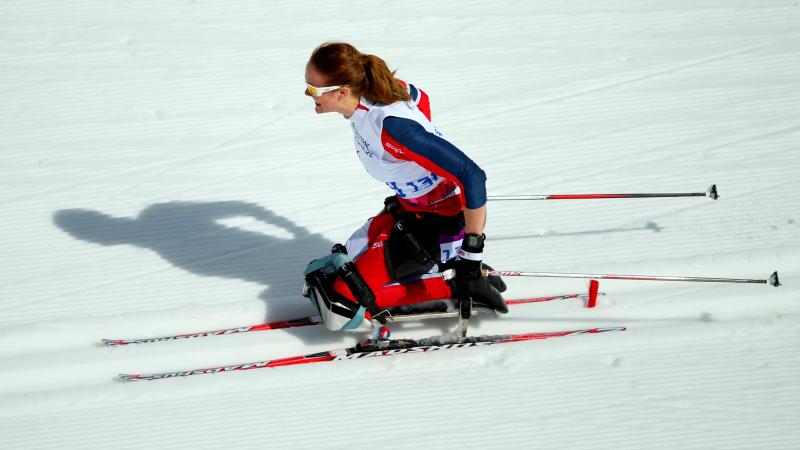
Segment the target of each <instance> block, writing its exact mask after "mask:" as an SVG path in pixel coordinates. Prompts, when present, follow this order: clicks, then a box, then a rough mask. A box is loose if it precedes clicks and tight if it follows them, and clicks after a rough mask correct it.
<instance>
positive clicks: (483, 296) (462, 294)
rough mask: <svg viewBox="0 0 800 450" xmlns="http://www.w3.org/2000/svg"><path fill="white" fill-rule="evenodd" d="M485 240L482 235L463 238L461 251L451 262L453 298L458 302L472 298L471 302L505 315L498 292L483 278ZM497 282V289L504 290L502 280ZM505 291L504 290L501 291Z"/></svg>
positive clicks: (504, 307)
mask: <svg viewBox="0 0 800 450" xmlns="http://www.w3.org/2000/svg"><path fill="white" fill-rule="evenodd" d="M485 238H486V236H484V235H482V234H481V235H478V234H467V235H466V236H464V241H463V243H462V244H461V250H460V251H459V252H458V257H457V258H456V259H455V261H454V262H453V266H454V269H455V272H456V274H455V278H454V280H455V296H456V298H458V299H459V300H461V299H466V298H468V297H471V298H472V301H473V302H476V303H480V304H483V305H486V306H489V307H490V308H492V309H494V310H496V311H498V312H500V313H503V314H505V313H507V312H508V307H507V306H506V301H505V300H503V296H502V295H500V291H498V289H497V288H496V287H495V286H493V285H492V284H493V283H490V282H489V279H488V278H487V277H485V276H483V272H482V271H481V268H482V259H483V241H484V239H485ZM497 281H499V284H498V283H494V284H497V287H498V288H499V287H502V288H505V284H504V283H503V282H502V280H497ZM503 290H505V289H503Z"/></svg>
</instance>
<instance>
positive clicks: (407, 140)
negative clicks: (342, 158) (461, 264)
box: [350, 83, 486, 216]
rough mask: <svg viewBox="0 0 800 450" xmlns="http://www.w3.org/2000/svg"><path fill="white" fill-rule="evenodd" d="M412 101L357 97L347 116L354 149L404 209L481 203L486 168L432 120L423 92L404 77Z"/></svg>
mask: <svg viewBox="0 0 800 450" xmlns="http://www.w3.org/2000/svg"><path fill="white" fill-rule="evenodd" d="M403 84H404V85H405V86H406V87H407V89H408V92H409V94H410V95H411V99H412V100H411V101H406V102H395V103H392V104H391V105H382V104H376V103H373V102H370V101H369V100H366V99H363V98H362V99H361V101H360V103H359V105H358V108H357V109H356V111H355V113H354V114H353V115H352V116H351V117H350V124H351V127H352V129H353V138H354V140H355V147H356V153H357V154H358V157H359V159H360V160H361V163H362V164H363V165H364V167H365V168H366V169H367V172H368V173H369V174H370V175H372V176H373V177H374V178H375V179H377V180H379V181H381V182H383V183H386V185H387V186H389V187H390V188H391V189H392V190H393V191H394V192H395V194H396V195H397V197H398V199H399V200H400V203H401V205H403V207H404V208H405V209H406V210H408V211H415V212H416V211H419V212H433V213H437V214H441V215H448V216H449V215H454V214H457V213H458V212H460V211H462V210H463V209H464V208H465V207H466V208H470V209H475V208H480V207H481V206H483V205H484V204H485V203H486V174H485V173H484V172H483V170H481V168H480V167H478V165H477V164H475V162H474V161H472V160H471V159H470V158H469V157H468V156H467V155H465V154H464V153H463V152H462V151H461V150H459V149H458V148H457V147H456V146H454V145H453V144H451V143H450V142H448V141H447V140H446V139H444V136H443V134H442V133H441V131H440V130H439V129H438V128H436V126H434V125H433V123H432V122H431V112H430V100H429V98H428V95H427V94H426V93H425V92H423V91H421V90H419V89H417V88H416V87H414V86H413V85H412V84H406V83H403Z"/></svg>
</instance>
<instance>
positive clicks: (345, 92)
mask: <svg viewBox="0 0 800 450" xmlns="http://www.w3.org/2000/svg"><path fill="white" fill-rule="evenodd" d="M336 92H337V93H338V95H339V98H338V100H344V99H346V98H347V97H349V96H351V95H352V94H353V90H352V89H350V86H346V85H345V86H342V87H341V88H339V90H338V91H336Z"/></svg>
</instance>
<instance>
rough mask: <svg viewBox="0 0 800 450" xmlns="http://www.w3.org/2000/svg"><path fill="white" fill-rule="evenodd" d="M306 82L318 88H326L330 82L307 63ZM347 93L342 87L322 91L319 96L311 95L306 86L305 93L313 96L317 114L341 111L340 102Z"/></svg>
mask: <svg viewBox="0 0 800 450" xmlns="http://www.w3.org/2000/svg"><path fill="white" fill-rule="evenodd" d="M306 83H307V84H310V85H312V86H316V87H318V88H324V87H327V86H328V83H327V82H326V81H325V78H323V76H322V74H320V73H319V72H318V71H317V69H315V68H314V66H312V65H311V64H308V65H306ZM345 94H346V93H345V92H343V89H341V88H340V89H336V90H332V91H328V92H325V93H322V94H321V95H319V96H318V97H314V96H313V95H311V92H309V89H308V87H306V91H305V95H307V96H309V97H311V100H313V101H314V105H315V107H314V112H316V113H317V114H323V113H328V112H340V111H339V109H340V102H341V100H342V98H343V97H344V95H345Z"/></svg>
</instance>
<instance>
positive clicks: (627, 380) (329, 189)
mask: <svg viewBox="0 0 800 450" xmlns="http://www.w3.org/2000/svg"><path fill="white" fill-rule="evenodd" d="M326 40H347V41H350V42H352V43H354V44H355V45H356V46H357V47H359V48H361V49H362V50H363V51H366V52H368V53H375V54H378V55H380V56H382V57H384V58H385V59H386V60H387V61H388V62H389V64H390V66H391V67H393V68H396V69H399V75H400V76H401V77H403V78H405V79H407V80H410V81H412V82H415V83H416V84H418V85H419V86H420V87H422V88H423V89H425V90H426V91H428V92H429V93H430V95H431V97H432V102H433V114H434V118H435V119H436V120H437V122H438V124H439V125H440V127H441V128H442V130H444V132H445V133H446V134H447V136H448V137H449V139H451V140H452V142H454V143H455V144H456V145H458V146H460V147H461V148H463V149H464V150H465V151H466V152H467V153H468V154H469V155H471V156H472V157H473V158H474V159H475V160H476V161H477V162H478V163H479V164H480V165H481V166H482V167H483V168H484V169H485V170H486V171H487V172H488V176H489V190H490V194H497V195H499V194H526V193H528V194H548V193H587V192H600V193H603V192H674V191H678V192H685V191H703V190H705V189H706V188H707V187H708V186H709V185H710V184H711V183H716V184H718V185H719V189H720V194H721V198H720V199H719V200H717V201H711V200H708V199H704V198H688V199H652V200H650V199H647V200H595V201H552V202H530V203H510V202H503V203H501V202H497V203H492V204H491V205H490V213H489V224H488V228H487V235H488V236H489V241H488V242H487V256H486V259H487V261H488V262H490V263H491V264H493V265H494V266H495V267H496V268H498V269H504V270H530V271H569V272H586V271H591V272H616V273H644V274H662V275H693V276H712V277H715V276H721V277H745V278H765V277H766V276H768V275H769V273H770V272H772V271H773V270H779V271H780V273H781V277H782V281H783V282H784V284H785V286H783V287H781V288H779V289H775V288H772V287H769V286H764V285H734V284H727V285H726V284H705V283H704V284H700V283H657V282H631V281H616V282H602V283H601V289H602V290H604V291H605V292H607V293H608V295H607V296H606V297H603V298H601V300H600V302H599V305H598V307H597V308H595V309H587V308H584V307H583V306H582V305H581V303H580V302H578V301H575V300H566V301H561V302H552V303H540V304H534V305H526V306H517V307H514V308H513V309H512V311H511V312H510V313H509V314H508V315H507V316H506V317H503V318H502V319H483V320H477V321H476V322H475V324H474V330H473V331H474V333H475V334H494V333H502V332H522V331H546V330H565V329H576V328H580V327H586V326H620V325H621V326H626V327H628V328H629V330H628V331H626V332H623V333H613V334H607V335H597V336H577V337H571V338H564V339H557V340H551V341H540V342H526V343H518V344H509V345H504V346H500V347H492V348H479V349H470V350H463V351H458V352H443V353H435V354H425V355H408V356H403V357H395V358H379V359H372V360H363V361H352V362H341V363H335V364H322V365H314V366H296V367H287V368H280V369H270V370H255V371H251V372H244V373H231V374H222V375H206V376H196V377H190V378H185V379H173V380H163V381H157V382H140V383H123V382H120V381H118V380H117V379H116V378H115V377H116V375H117V374H118V373H120V372H150V371H164V370H179V369H191V368H198V367H203V366H209V365H219V364H233V363H241V362H248V361H257V360H263V359H268V358H273V357H281V356H290V355H295V354H303V353H310V352H314V351H321V350H326V349H331V348H338V347H341V346H345V345H349V344H352V343H354V342H356V341H357V340H358V339H359V338H361V337H362V336H363V335H361V334H335V333H330V332H326V331H324V330H323V329H321V328H320V327H311V328H306V329H295V330H287V331H272V332H262V333H250V334H249V335H237V336H227V337H218V338H209V339H197V340H188V341H180V342H170V343H158V344H150V345H140V346H131V347H128V348H104V347H102V346H100V345H98V341H99V340H100V339H101V338H119V337H131V338H136V337H147V336H152V335H165V334H173V333H181V332H191V331H198V330H205V329H217V328H226V327H232V326H239V325H247V324H255V323H261V322H263V321H271V320H280V319H288V318H294V317H299V316H303V315H307V314H309V313H311V312H312V311H313V310H312V308H311V306H310V304H308V302H307V301H306V300H305V299H303V298H302V297H300V296H299V295H298V292H299V289H300V287H301V276H300V274H301V272H302V270H303V268H304V267H305V264H306V263H307V262H308V261H309V260H311V259H313V258H315V257H318V256H320V255H322V254H324V253H326V252H327V251H328V249H329V248H330V246H331V245H332V244H333V243H334V242H339V241H343V240H344V239H346V237H347V236H348V235H349V233H350V231H352V230H353V229H355V228H356V227H358V226H359V225H360V224H361V223H362V222H363V221H364V220H365V219H366V218H367V217H369V216H370V215H371V214H374V213H375V212H376V211H377V210H378V208H379V205H380V204H381V201H382V199H383V198H384V196H386V195H388V194H389V193H388V192H387V189H386V188H385V187H384V186H382V185H380V184H379V183H376V182H374V181H373V180H372V179H370V178H369V177H368V176H367V175H366V174H365V173H364V172H363V169H362V168H361V167H360V164H359V162H358V160H357V158H355V156H354V155H353V150H352V145H353V144H352V137H351V134H350V130H349V126H348V124H347V122H345V121H343V120H342V118H341V117H340V116H338V115H326V116H316V115H315V114H314V112H313V104H312V102H311V101H310V100H309V99H308V98H307V97H304V96H303V95H302V91H303V69H304V65H305V62H306V60H307V58H308V56H309V54H310V52H311V50H312V49H313V48H314V47H315V46H316V45H318V44H320V43H321V42H323V41H326ZM0 68H1V69H0V100H1V101H0V173H1V174H2V176H0V205H2V211H3V212H2V220H0V245H1V246H2V259H1V260H0V274H2V275H1V276H0V435H2V440H1V441H0V447H2V448H4V449H27V448H30V449H49V448H59V449H64V448H69V449H73V448H75V449H78V448H79V449H92V448H96V449H108V448H116V449H139V448H163V449H171V448H188V447H191V448H218V447H233V448H353V447H355V448H374V447H376V446H377V447H380V448H481V449H482V448H509V447H510V448H592V449H603V448H614V449H645V448H646V449H676V448H680V449H687V448H697V449H708V448H726V449H728V448H799V447H800V427H798V423H800V383H798V381H797V379H798V370H800V352H798V344H800V290H799V289H798V287H797V286H798V283H799V282H800V243H798V242H799V241H798V237H800V200H798V193H800V177H798V174H800V140H799V139H800V115H799V114H798V113H799V112H800V111H799V110H798V107H799V106H800V7H798V3H797V2H796V1H775V0H726V1H710V0H695V1H688V0H650V1H642V0H609V1H597V2H574V1H566V0H551V1H547V0H543V1H537V2H520V1H510V0H506V1H495V2H486V1H473V2H454V1H453V2H445V1H442V2H422V1H414V2H354V1H348V2H318V3H311V4H309V3H300V2H278V1H274V2H259V1H201V0H197V1H170V2H164V1H138V2H123V1H119V0H117V1H107V2H93V1H89V0H73V1H68V2H59V1H0ZM508 284H509V287H510V289H509V292H508V294H507V296H508V297H509V298H514V297H526V296H537V295H550V294H559V293H563V292H574V291H576V290H582V289H584V288H585V281H581V280H555V279H509V280H508ZM452 326H453V323H451V322H450V321H438V322H430V323H427V324H424V325H413V324H408V325H404V326H402V327H397V328H395V330H394V331H395V336H398V335H401V336H419V337H421V336H426V335H431V334H438V333H440V332H443V331H447V330H448V329H449V328H450V327H452Z"/></svg>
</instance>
